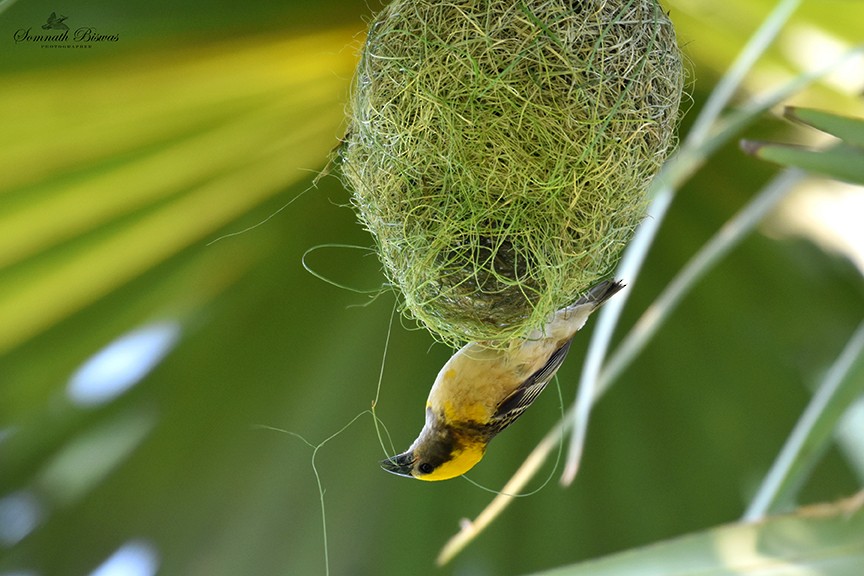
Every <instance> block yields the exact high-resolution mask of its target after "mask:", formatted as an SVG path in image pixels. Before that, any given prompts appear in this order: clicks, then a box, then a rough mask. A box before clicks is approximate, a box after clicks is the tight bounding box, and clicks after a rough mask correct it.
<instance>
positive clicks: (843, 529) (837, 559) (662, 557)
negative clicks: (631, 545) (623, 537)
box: [536, 492, 864, 576]
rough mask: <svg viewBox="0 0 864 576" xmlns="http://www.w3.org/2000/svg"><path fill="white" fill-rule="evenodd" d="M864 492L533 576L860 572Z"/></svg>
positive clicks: (836, 575) (863, 563)
mask: <svg viewBox="0 0 864 576" xmlns="http://www.w3.org/2000/svg"><path fill="white" fill-rule="evenodd" d="M862 504H864V492H862V493H859V494H858V495H857V496H855V497H853V498H849V499H847V500H843V501H840V502H837V503H833V504H824V505H816V506H808V507H806V508H801V509H799V510H798V511H797V512H795V513H794V514H789V515H784V516H776V517H773V518H769V519H767V520H765V521H763V522H758V523H752V524H732V525H728V526H720V527H717V528H713V529H711V530H707V531H705V532H699V533H695V534H690V535H687V536H683V537H681V538H676V539H673V540H667V541H665V542H660V543H657V544H653V545H651V546H646V547H644V548H639V549H636V550H628V551H626V552H621V553H619V554H614V555H612V556H608V557H606V558H602V559H599V560H594V561H589V562H584V563H581V564H576V565H574V566H568V567H564V568H558V569H555V570H549V571H546V572H539V573H537V574H536V576H588V575H590V576H606V575H609V576H613V575H614V576H630V575H633V576H636V575H638V576H684V575H692V574H699V575H700V576H721V575H726V574H728V575H730V576H731V575H744V574H754V575H755V574H758V575H759V576H768V575H770V576H785V575H788V576H793V575H801V574H830V575H831V576H846V575H848V576H859V575H860V574H861V566H864V509H862Z"/></svg>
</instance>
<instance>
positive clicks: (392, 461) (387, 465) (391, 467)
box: [381, 452, 414, 478]
mask: <svg viewBox="0 0 864 576" xmlns="http://www.w3.org/2000/svg"><path fill="white" fill-rule="evenodd" d="M413 464H414V455H413V454H412V453H411V452H403V453H402V454H397V455H396V456H391V457H390V458H385V459H384V460H381V468H383V469H384V470H386V471H387V472H390V473H391V474H398V475H399V476H405V477H406V478H413V476H411V466H412V465H413Z"/></svg>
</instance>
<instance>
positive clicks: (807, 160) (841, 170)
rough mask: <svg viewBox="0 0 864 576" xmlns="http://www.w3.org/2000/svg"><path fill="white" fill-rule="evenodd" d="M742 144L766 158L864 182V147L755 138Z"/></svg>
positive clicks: (850, 180)
mask: <svg viewBox="0 0 864 576" xmlns="http://www.w3.org/2000/svg"><path fill="white" fill-rule="evenodd" d="M741 147H742V148H743V149H744V151H745V152H748V153H750V154H752V155H754V156H756V157H757V158H761V159H762V160H767V161H769V162H774V163H775V164H782V165H784V166H795V167H796V168H801V169H802V170H807V171H808V172H815V173H818V174H822V175H824V176H828V177H830V178H834V179H835V180H843V181H845V182H849V183H851V184H862V185H864V149H861V148H855V147H852V146H846V145H843V144H840V145H837V146H835V147H833V148H829V149H828V150H813V149H811V148H804V147H801V146H793V145H789V144H768V143H762V142H753V141H744V142H742V144H741Z"/></svg>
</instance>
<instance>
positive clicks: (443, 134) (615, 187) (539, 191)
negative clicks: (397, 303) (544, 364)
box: [340, 0, 683, 344]
mask: <svg viewBox="0 0 864 576" xmlns="http://www.w3.org/2000/svg"><path fill="white" fill-rule="evenodd" d="M682 85H683V70H682V63H681V56H680V52H679V50H678V46H677V44H676V41H675V32H674V29H673V27H672V24H671V22H670V21H669V18H668V17H667V15H666V13H665V12H663V10H662V9H661V8H660V6H659V5H658V4H657V2H656V1H655V0H583V1H578V0H572V1H564V0H545V1H541V0H523V1H518V0H517V1H513V0H490V1H478V0H450V1H431V0H419V1H418V0H410V1H409V0H396V1H394V2H392V3H391V4H390V5H388V6H387V7H386V8H385V9H384V10H383V11H382V12H381V13H380V14H379V15H378V16H377V17H376V18H375V20H374V21H373V22H372V24H371V26H370V29H369V34H368V37H367V40H366V44H365V46H364V49H363V53H362V57H361V61H360V63H359V66H358V68H357V73H356V76H355V79H354V89H353V95H352V99H351V103H350V113H349V114H350V118H349V128H348V133H347V135H346V137H345V141H344V143H343V145H342V147H341V151H340V154H341V159H342V174H343V177H344V179H345V181H346V183H347V185H348V186H349V187H350V188H351V189H352V190H353V203H354V205H355V207H356V209H357V211H358V214H359V219H360V221H361V223H362V224H363V225H364V226H365V227H366V228H367V229H368V230H369V231H370V232H371V233H372V235H373V236H374V238H375V240H376V242H377V248H378V253H379V256H380V258H381V261H382V263H383V265H384V270H385V272H386V274H387V275H388V277H389V279H390V281H391V282H392V283H393V285H394V286H395V287H396V288H398V290H399V291H400V292H401V294H402V295H403V298H404V306H405V309H406V311H407V313H408V314H409V315H411V316H413V317H414V318H416V319H418V320H419V321H420V322H422V323H423V324H424V325H425V326H426V327H427V328H428V329H429V330H430V331H431V332H432V333H433V334H434V335H436V336H437V337H438V338H439V339H441V340H443V341H445V342H448V343H451V344H457V343H459V342H464V341H468V340H487V341H492V342H501V343H503V342H506V341H507V340H509V339H512V338H515V337H519V336H522V335H524V334H525V333H526V332H528V331H529V330H531V329H534V328H537V327H538V326H540V325H542V324H543V323H544V322H545V321H546V320H547V319H548V317H549V316H550V314H552V313H553V312H554V311H555V310H556V309H558V308H560V307H562V306H566V305H568V304H570V303H572V302H573V301H575V300H576V299H577V298H578V297H579V296H580V295H581V294H582V293H584V292H585V291H586V290H587V289H588V288H590V287H591V286H592V285H593V284H595V283H596V282H597V281H598V280H600V279H601V278H603V277H604V276H606V275H608V274H609V273H610V271H611V269H612V267H613V266H614V265H615V263H616V262H617V259H618V257H619V254H620V252H621V250H622V248H623V247H624V246H625V244H626V243H627V242H628V240H629V239H630V237H631V236H632V233H633V230H634V228H635V227H636V226H637V224H639V222H640V221H641V219H642V218H643V217H644V213H645V206H646V199H645V190H646V188H647V187H648V184H649V183H650V181H651V179H652V178H653V177H654V176H655V175H656V173H657V171H658V169H659V168H660V166H661V165H662V163H663V162H664V160H665V159H666V157H667V155H668V153H669V151H670V150H671V149H672V148H673V146H674V143H675V139H674V134H675V126H676V122H677V117H678V106H679V102H680V97H681V91H682Z"/></svg>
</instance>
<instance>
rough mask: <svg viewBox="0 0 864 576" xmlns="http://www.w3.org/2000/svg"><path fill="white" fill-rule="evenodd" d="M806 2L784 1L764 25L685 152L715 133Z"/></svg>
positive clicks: (727, 76)
mask: <svg viewBox="0 0 864 576" xmlns="http://www.w3.org/2000/svg"><path fill="white" fill-rule="evenodd" d="M801 1H802V0H781V1H780V2H778V3H777V5H776V6H775V8H774V10H773V11H772V12H771V14H769V15H768V17H767V18H766V19H765V20H764V21H763V22H762V25H761V26H760V27H759V29H758V30H757V31H756V32H755V33H754V34H753V36H751V37H750V40H749V41H748V42H747V45H746V46H744V49H743V50H742V51H741V53H740V54H739V55H738V57H737V58H736V59H735V62H733V63H732V66H731V67H730V68H729V70H727V71H726V73H725V74H724V75H723V78H721V79H720V82H718V83H717V86H715V88H714V90H712V91H711V95H710V96H709V97H708V100H707V101H706V102H705V107H704V108H703V109H702V112H701V113H700V114H699V117H698V118H697V119H696V121H695V122H694V123H693V127H692V128H691V129H690V133H689V134H688V135H687V140H686V141H685V142H684V146H683V147H684V148H691V147H699V146H700V145H701V144H702V142H704V141H705V140H707V139H708V138H709V136H710V133H711V131H712V129H713V128H714V126H715V123H716V122H717V119H718V118H719V117H720V114H721V113H722V112H723V110H724V109H725V108H726V106H727V105H728V104H729V100H731V98H732V96H733V95H734V94H735V91H736V90H737V89H738V87H739V86H740V85H741V82H742V81H743V80H744V78H746V77H747V74H749V73H750V71H751V70H752V69H753V65H754V64H755V63H756V61H757V60H758V59H759V58H760V57H761V56H762V54H764V53H765V50H766V49H767V48H768V46H770V45H771V43H772V42H773V41H774V39H775V38H776V37H777V35H778V34H779V33H780V31H781V30H782V29H783V26H784V25H785V24H786V22H787V21H788V20H789V18H790V17H791V16H792V13H793V12H795V10H796V9H797V8H798V6H800V5H801Z"/></svg>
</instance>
